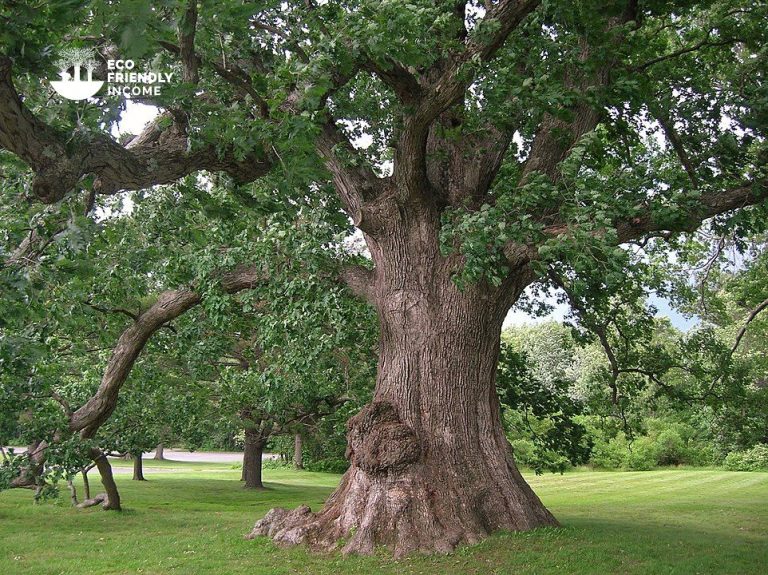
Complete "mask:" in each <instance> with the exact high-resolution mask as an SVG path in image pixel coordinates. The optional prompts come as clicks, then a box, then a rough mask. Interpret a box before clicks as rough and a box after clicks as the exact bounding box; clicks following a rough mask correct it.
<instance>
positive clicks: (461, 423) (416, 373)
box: [250, 208, 557, 556]
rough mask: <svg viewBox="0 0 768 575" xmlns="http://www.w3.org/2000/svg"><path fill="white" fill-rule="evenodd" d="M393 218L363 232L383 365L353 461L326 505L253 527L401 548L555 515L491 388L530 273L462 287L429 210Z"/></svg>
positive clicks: (316, 541) (352, 428) (331, 543)
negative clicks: (374, 231)
mask: <svg viewBox="0 0 768 575" xmlns="http://www.w3.org/2000/svg"><path fill="white" fill-rule="evenodd" d="M425 209H426V208H425ZM392 226H393V227H394V228H399V229H394V230H391V232H392V233H390V234H387V235H385V234H382V235H381V237H380V238H378V239H377V241H374V240H372V239H371V238H367V240H368V246H369V249H370V251H371V255H372V257H373V260H374V262H375V264H376V268H375V272H374V278H373V286H372V288H371V289H372V294H371V298H372V299H373V300H374V303H375V305H376V308H377V311H378V316H379V321H380V326H381V338H380V347H379V366H378V375H377V381H376V389H375V391H374V396H373V401H372V402H371V403H370V404H369V405H367V406H366V407H364V408H363V409H362V411H361V412H360V413H359V414H358V415H356V416H355V417H353V418H352V419H351V420H350V421H349V423H348V434H347V443H348V447H347V457H348V458H349V460H350V464H351V465H350V468H349V470H348V471H347V472H346V474H345V475H344V477H343V478H342V480H341V483H340V485H339V487H338V488H337V489H336V491H335V492H334V493H333V494H332V495H331V496H330V498H329V499H328V500H327V501H326V503H325V506H324V507H323V509H322V510H320V511H319V512H317V513H311V512H310V510H309V508H308V507H306V506H302V507H299V508H297V509H295V510H293V511H287V510H284V509H273V510H272V511H270V512H269V513H268V514H267V515H266V516H265V517H264V518H263V519H262V520H260V521H259V522H257V523H256V526H255V527H254V530H253V531H252V533H251V535H250V536H256V535H269V536H271V537H273V538H274V539H275V540H276V541H278V542H283V543H299V542H307V543H309V544H310V545H312V546H314V547H317V548H333V547H335V546H336V545H337V542H338V541H339V540H341V539H344V540H345V544H344V547H343V551H344V552H345V553H350V552H351V553H363V554H370V553H372V552H373V550H374V547H375V546H376V545H380V544H384V545H391V546H392V547H394V554H395V556H403V555H405V554H407V553H410V552H413V551H425V552H435V551H437V552H448V551H451V550H452V549H454V548H455V547H456V546H457V545H459V544H462V543H475V542H477V541H480V540H481V539H483V538H484V537H486V536H487V535H488V534H490V533H492V532H494V531H497V530H499V529H507V530H528V529H533V528H536V527H541V526H546V525H557V521H556V520H555V518H554V517H553V516H552V515H551V514H550V512H549V511H548V510H547V509H546V508H545V507H544V506H543V505H542V503H541V501H540V500H539V498H538V497H537V496H536V495H535V494H534V493H533V491H532V490H531V488H530V487H529V486H528V484H527V483H526V482H525V480H524V479H523V478H522V476H521V475H520V473H519V471H518V470H517V467H516V466H515V463H514V460H513V457H512V449H511V447H510V445H509V442H508V441H507V438H506V436H505V434H504V430H503V429H502V425H501V418H500V409H499V402H498V398H497V395H496V388H495V376H496V367H497V362H498V355H499V341H500V336H501V328H502V323H503V321H504V317H505V315H506V313H507V310H508V309H509V307H510V306H511V305H512V304H513V303H514V301H515V300H516V299H517V298H518V297H519V295H520V294H521V293H522V291H523V289H525V287H526V285H528V283H530V281H531V279H532V278H531V276H528V275H526V274H523V275H522V277H515V276H514V275H510V277H509V278H508V279H506V280H505V281H504V282H503V283H502V285H501V286H499V287H492V286H489V285H487V284H486V283H485V282H480V283H477V284H474V285H470V286H467V287H466V288H465V289H464V291H459V290H458V289H457V288H456V286H455V284H454V283H453V281H452V279H451V274H452V273H453V272H454V271H455V269H457V267H458V263H459V262H457V260H456V259H455V258H454V259H452V258H445V257H443V256H442V255H441V254H440V252H439V247H438V244H437V237H438V233H437V232H438V227H439V218H438V217H437V216H434V217H431V218H425V219H422V220H419V219H417V218H411V219H410V220H409V218H408V217H405V216H404V217H403V218H401V219H400V220H398V221H396V222H393V224H392Z"/></svg>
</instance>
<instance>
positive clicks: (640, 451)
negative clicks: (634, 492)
mask: <svg viewBox="0 0 768 575" xmlns="http://www.w3.org/2000/svg"><path fill="white" fill-rule="evenodd" d="M659 451H660V449H659V445H658V444H657V443H656V441H654V440H653V439H652V438H650V437H639V438H638V439H636V440H635V441H634V442H633V443H632V449H631V451H628V452H627V454H626V457H625V458H624V465H623V467H624V468H625V469H630V470H632V471H647V470H649V469H653V468H654V467H656V466H657V465H658V464H659Z"/></svg>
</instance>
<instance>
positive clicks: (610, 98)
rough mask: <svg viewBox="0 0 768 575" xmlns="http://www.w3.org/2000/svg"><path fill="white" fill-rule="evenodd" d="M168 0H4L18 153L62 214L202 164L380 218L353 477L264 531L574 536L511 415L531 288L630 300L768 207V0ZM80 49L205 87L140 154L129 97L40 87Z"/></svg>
mask: <svg viewBox="0 0 768 575" xmlns="http://www.w3.org/2000/svg"><path fill="white" fill-rule="evenodd" d="M152 4H154V3H150V2H147V3H142V2H138V3H137V2H130V3H129V2H119V1H108V0H101V1H94V2H82V3H72V2H51V3H48V5H47V6H46V7H45V8H44V9H42V10H41V11H39V12H34V11H31V10H30V9H29V7H27V6H26V4H24V3H22V4H21V7H18V8H17V10H18V12H17V13H14V11H13V9H9V8H4V9H3V10H2V11H1V12H0V19H2V20H3V27H4V31H3V35H2V36H0V38H2V39H3V42H4V44H3V45H0V147H2V148H4V149H5V150H7V151H9V152H11V153H13V154H15V155H16V156H18V157H19V158H21V159H22V160H23V161H24V162H26V163H27V165H28V166H29V168H30V169H31V170H32V172H33V173H34V175H33V178H32V184H31V193H30V196H31V197H33V198H36V199H37V200H39V201H42V202H46V203H53V202H57V201H60V200H61V199H62V198H64V197H66V196H67V195H68V194H71V193H78V192H79V191H81V190H83V192H81V193H90V194H92V195H94V196H95V195H99V194H117V193H120V192H124V191H126V190H140V189H145V188H148V187H151V186H153V185H157V184H164V183H170V182H174V181H176V180H178V179H179V178H182V177H184V176H186V175H188V174H192V173H195V172H198V171H201V170H207V171H209V172H220V173H224V174H227V175H228V177H231V178H232V179H233V180H234V181H235V182H236V183H237V184H238V185H239V186H241V189H242V190H244V191H243V194H244V198H245V199H247V198H248V186H245V185H244V184H247V183H248V182H253V181H255V180H257V179H259V178H264V177H272V176H274V175H276V174H279V176H280V177H279V178H276V179H275V182H276V183H275V186H276V187H277V188H278V189H279V190H281V193H282V194H284V196H285V198H286V201H290V200H291V198H294V199H295V198H297V197H303V196H304V195H306V194H326V193H328V190H329V189H333V191H334V193H335V194H336V196H337V197H338V199H339V200H340V201H341V204H342V206H343V209H344V211H345V212H346V214H347V215H348V216H349V218H351V220H352V221H353V222H354V225H355V226H357V228H358V229H359V230H361V232H362V234H363V235H364V238H365V241H366V244H367V247H368V250H369V252H370V257H371V267H370V268H365V267H354V268H350V269H348V270H347V272H346V273H345V274H344V277H345V278H346V280H347V282H348V283H349V285H350V287H351V288H352V289H353V291H354V292H355V293H357V294H359V295H360V296H362V297H364V298H366V299H367V300H368V301H369V302H370V303H371V304H372V305H373V306H374V307H375V309H376V311H377V313H378V318H379V322H380V329H381V334H380V351H379V367H378V375H377V382H376V390H375V393H374V398H373V401H372V402H371V403H370V404H369V405H368V406H367V407H366V408H364V409H363V410H362V411H361V412H360V413H359V414H358V415H357V416H355V417H354V418H352V419H351V420H350V422H349V434H348V442H349V447H348V456H349V459H350V463H351V467H350V469H349V471H348V472H347V473H346V474H345V476H344V478H343V479H342V481H341V484H340V486H339V487H338V489H337V490H336V492H335V493H334V494H333V495H332V496H331V498H330V499H329V500H328V501H327V503H326V505H325V507H324V508H323V509H322V510H320V511H319V512H317V513H312V512H310V511H309V510H308V508H305V507H303V508H299V509H297V510H295V511H292V512H288V511H284V510H274V511H272V512H270V514H269V515H268V516H267V517H265V518H264V519H263V520H262V521H260V522H259V523H258V524H257V526H256V529H255V530H254V533H255V534H268V535H270V536H272V537H274V538H275V539H276V540H277V541H281V542H287V543H296V542H301V541H306V542H309V543H311V544H312V545H315V546H318V547H331V546H334V545H336V543H337V541H339V539H340V538H345V541H346V542H345V545H344V550H345V551H347V552H361V553H370V552H372V550H373V548H374V546H375V545H376V544H391V545H392V546H393V547H394V552H395V553H396V554H403V553H407V552H409V551H413V550H424V551H448V550H451V549H453V548H454V547H455V546H456V545H457V544H460V543H466V542H475V541H478V540H480V539H482V538H483V537H485V536H486V535H487V534H489V533H491V532H493V531H495V530H497V529H514V530H522V529H531V528H535V527H538V526H543V525H555V524H556V520H555V518H554V517H553V516H552V515H551V514H550V513H549V511H548V510H547V509H546V508H545V507H544V506H543V505H542V504H541V502H540V501H539V499H538V498H537V497H536V495H535V494H534V493H533V491H532V490H531V489H530V488H529V486H528V485H527V484H526V483H525V481H524V480H523V478H522V477H521V475H520V473H519V472H518V470H517V468H516V467H515V463H514V460H513V457H512V453H511V450H510V448H509V445H508V443H507V440H506V438H505V436H504V433H503V430H502V428H501V424H500V421H499V405H498V400H497V396H496V392H495V387H494V376H495V372H496V365H497V359H498V354H499V336H500V331H501V327H502V322H503V321H504V318H505V315H506V313H507V311H508V310H509V309H510V307H511V306H512V305H514V304H515V302H516V301H517V300H518V299H519V298H520V297H521V295H522V294H523V292H524V290H525V289H526V287H528V286H529V285H531V284H532V283H534V282H537V281H542V280H543V281H549V279H552V278H556V279H557V278H562V277H564V276H566V277H570V278H577V277H578V276H579V275H580V274H591V275H592V276H593V277H594V276H598V277H600V282H599V286H600V287H601V289H603V290H605V291H609V290H611V288H612V285H613V284H614V283H616V282H617V281H620V280H621V279H622V271H623V270H624V269H625V267H626V266H627V265H631V263H632V262H631V257H629V256H628V255H627V252H626V250H624V249H621V247H620V246H621V245H622V244H625V243H627V242H630V241H640V242H645V241H648V239H649V238H651V237H659V238H663V239H668V238H671V237H673V236H674V234H676V233H679V232H683V231H691V230H694V229H696V228H697V227H698V226H699V225H701V223H702V222H703V221H705V220H707V219H708V218H711V217H713V216H718V215H720V214H726V216H725V219H724V220H723V221H722V222H721V223H722V225H728V219H727V215H728V214H731V213H732V212H733V211H734V210H742V209H743V208H747V207H749V206H757V205H759V204H764V201H765V199H766V197H768V192H767V191H766V182H765V165H764V163H765V156H766V151H765V147H764V135H765V119H766V101H767V98H766V87H765V78H764V73H765V53H764V40H765V38H764V34H765V31H764V30H763V29H762V26H761V22H764V21H765V18H766V3H765V2H762V1H746V0H745V1H737V2H718V1H706V2H678V3H671V2H667V1H662V0H615V1H609V2H597V1H593V0H583V1H581V2H577V3H573V2H561V1H559V0H520V1H515V0H497V1H488V2H478V1H470V2H456V1H455V0H453V1H437V2H422V1H409V2H404V1H399V0H389V1H386V2H374V1H369V0H353V1H349V2H335V1H332V2H314V1H313V0H308V1H302V2H269V1H265V2H256V3H239V2H203V3H200V6H198V3H197V2H189V3H185V4H183V5H182V4H181V3H175V2H170V3H162V4H160V3H157V5H156V6H155V7H152ZM177 4H178V5H177ZM65 5H66V6H65ZM81 5H82V6H81ZM64 6H65V7H66V9H62V7H64ZM132 11H133V12H132ZM67 42H70V43H71V42H89V43H91V44H95V45H96V46H97V47H98V49H99V52H100V54H101V55H102V57H114V56H115V55H116V54H120V53H122V54H123V56H124V57H125V56H126V55H131V56H136V57H140V56H147V55H150V54H153V55H157V54H160V53H161V52H162V53H163V55H162V56H158V57H157V58H156V60H155V61H154V63H155V64H163V63H165V64H166V65H171V63H172V62H173V65H177V66H178V70H179V71H180V76H181V80H182V82H181V83H180V84H178V85H177V86H176V87H175V88H173V89H169V90H167V92H166V94H165V95H164V96H163V97H161V98H159V99H158V100H157V101H156V102H155V103H156V104H157V105H158V106H160V107H161V108H163V109H164V110H165V112H164V113H163V115H162V116H161V117H160V118H159V119H158V120H157V121H155V122H154V123H153V124H152V125H150V126H148V127H147V129H146V130H145V131H144V132H143V133H142V134H141V135H140V136H138V137H136V138H134V139H133V140H131V141H130V142H128V143H127V144H126V145H122V144H121V143H118V142H116V141H115V140H114V139H113V138H111V137H110V136H109V134H108V133H107V132H106V131H105V130H104V128H103V126H105V125H107V126H108V125H109V120H110V119H113V118H114V114H112V115H111V116H110V113H113V112H114V108H115V106H116V105H117V103H116V102H115V101H114V100H109V99H106V100H101V101H100V102H101V104H102V107H101V108H99V107H98V106H96V105H94V106H89V107H86V108H77V107H76V106H75V105H72V104H70V105H64V104H51V103H50V102H47V101H45V100H44V99H43V98H42V97H41V96H40V94H39V92H40V85H39V82H37V81H36V78H37V77H38V76H36V75H40V74H46V75H48V76H49V77H54V70H53V66H52V64H51V63H50V61H49V60H47V59H46V49H45V47H46V46H50V45H55V46H59V45H63V44H66V43H67ZM121 50H122V52H121ZM75 112H79V115H76V113H75ZM366 145H367V146H366ZM329 182H330V184H331V186H328V185H327V184H328V183H329ZM756 209H759V208H756ZM752 212H754V210H752ZM745 220H748V218H741V219H740V222H741V223H740V224H739V225H744V221H745ZM734 225H736V224H734ZM33 239H34V238H30V239H29V241H28V243H31V242H32V240H33ZM547 278H549V279H547ZM557 281H560V280H559V279H558V280H557ZM576 285H577V287H578V283H577V284H576ZM590 285H592V286H594V285H595V282H591V283H590ZM574 293H575V295H578V289H575V290H574ZM184 297H188V298H194V297H195V296H193V295H191V294H189V293H185V294H184ZM190 302H191V303H194V301H192V300H190Z"/></svg>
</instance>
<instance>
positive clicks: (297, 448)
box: [293, 431, 304, 469]
mask: <svg viewBox="0 0 768 575" xmlns="http://www.w3.org/2000/svg"><path fill="white" fill-rule="evenodd" d="M303 443H304V441H303V439H302V437H301V432H300V431H297V432H296V433H295V435H294V436H293V467H294V468H295V469H304V453H303V449H304V446H303Z"/></svg>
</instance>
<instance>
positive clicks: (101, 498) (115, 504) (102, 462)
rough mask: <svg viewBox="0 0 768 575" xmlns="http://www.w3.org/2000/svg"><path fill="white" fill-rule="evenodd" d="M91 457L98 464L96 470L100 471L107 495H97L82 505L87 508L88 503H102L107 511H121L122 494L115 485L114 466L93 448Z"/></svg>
mask: <svg viewBox="0 0 768 575" xmlns="http://www.w3.org/2000/svg"><path fill="white" fill-rule="evenodd" d="M89 455H90V456H91V458H92V459H93V461H94V463H96V469H98V470H99V475H101V483H102V485H103V486H104V491H105V493H103V494H100V495H97V496H96V497H94V498H93V499H92V500H90V501H88V500H87V501H84V502H83V503H81V504H80V505H81V506H83V507H87V506H89V505H86V503H90V504H94V503H91V502H95V503H101V504H102V508H103V509H105V510H113V511H121V510H122V507H121V506H120V493H119V492H118V490H117V484H116V483H115V477H114V476H113V475H112V466H111V465H110V463H109V460H108V459H107V456H106V455H105V454H104V453H103V452H102V451H101V450H100V449H98V448H96V447H93V448H91V449H90V450H89Z"/></svg>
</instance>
